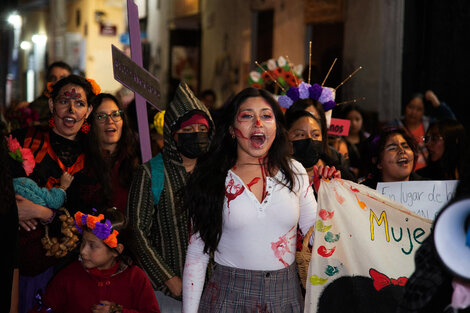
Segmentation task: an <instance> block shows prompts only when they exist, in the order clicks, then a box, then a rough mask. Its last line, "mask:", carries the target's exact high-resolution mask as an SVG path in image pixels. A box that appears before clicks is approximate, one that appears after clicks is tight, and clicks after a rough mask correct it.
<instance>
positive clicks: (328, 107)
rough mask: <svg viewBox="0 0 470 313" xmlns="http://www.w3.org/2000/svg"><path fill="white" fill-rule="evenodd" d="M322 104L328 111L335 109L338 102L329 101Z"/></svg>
mask: <svg viewBox="0 0 470 313" xmlns="http://www.w3.org/2000/svg"><path fill="white" fill-rule="evenodd" d="M322 105H323V110H324V111H325V112H326V111H329V110H331V109H333V108H334V107H335V106H336V102H334V101H328V102H325V103H322Z"/></svg>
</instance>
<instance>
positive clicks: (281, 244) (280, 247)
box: [271, 225, 297, 267]
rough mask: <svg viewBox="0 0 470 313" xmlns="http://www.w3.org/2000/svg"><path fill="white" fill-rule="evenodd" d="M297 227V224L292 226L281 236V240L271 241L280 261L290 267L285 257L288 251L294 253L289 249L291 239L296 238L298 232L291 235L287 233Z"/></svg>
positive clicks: (275, 254)
mask: <svg viewBox="0 0 470 313" xmlns="http://www.w3.org/2000/svg"><path fill="white" fill-rule="evenodd" d="M295 227H296V225H294V226H292V228H291V229H290V230H289V231H288V232H287V233H286V234H284V235H282V236H281V237H279V240H278V241H276V242H271V249H272V250H273V252H274V256H275V257H276V258H278V260H279V262H281V263H282V264H283V265H284V266H285V267H288V266H289V264H287V262H286V261H284V259H283V257H284V255H285V254H286V253H294V252H292V251H290V249H289V241H290V240H292V239H294V238H296V237H297V234H294V235H292V236H291V237H289V238H288V237H287V235H288V234H289V233H290V232H291V231H292V230H293V229H294V228H295Z"/></svg>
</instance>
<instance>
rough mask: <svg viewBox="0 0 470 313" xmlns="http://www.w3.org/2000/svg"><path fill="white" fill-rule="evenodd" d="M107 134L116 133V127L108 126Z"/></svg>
mask: <svg viewBox="0 0 470 313" xmlns="http://www.w3.org/2000/svg"><path fill="white" fill-rule="evenodd" d="M104 132H105V133H106V134H114V133H115V132H116V129H114V128H107V129H105V130H104Z"/></svg>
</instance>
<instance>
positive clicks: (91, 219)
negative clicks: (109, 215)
mask: <svg viewBox="0 0 470 313" xmlns="http://www.w3.org/2000/svg"><path fill="white" fill-rule="evenodd" d="M102 219H104V215H103V214H100V215H98V216H93V215H91V214H88V216H87V218H86V226H87V227H88V228H89V229H93V228H95V224H96V223H99V222H101V220H102Z"/></svg>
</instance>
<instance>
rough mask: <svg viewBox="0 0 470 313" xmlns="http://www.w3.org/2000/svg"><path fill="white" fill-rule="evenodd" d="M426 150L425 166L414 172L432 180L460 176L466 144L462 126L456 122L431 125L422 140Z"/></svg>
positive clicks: (447, 121) (444, 121) (465, 160)
mask: <svg viewBox="0 0 470 313" xmlns="http://www.w3.org/2000/svg"><path fill="white" fill-rule="evenodd" d="M423 141H424V143H425V144H426V148H427V150H428V153H429V154H428V159H427V165H426V166H425V167H424V168H421V169H419V170H417V171H416V172H417V173H418V174H419V175H421V176H423V177H426V178H429V179H432V180H449V179H450V180H453V179H459V178H460V177H461V176H462V170H463V167H464V163H465V162H468V161H469V160H468V159H465V153H464V152H465V149H466V147H467V144H468V140H467V135H466V131H465V128H464V127H463V125H462V124H461V123H460V122H459V121H457V120H451V119H446V120H440V121H437V122H435V123H434V124H432V125H431V126H430V127H429V129H428V131H427V132H426V136H424V138H423Z"/></svg>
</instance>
